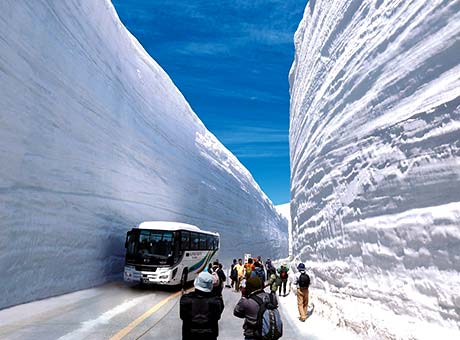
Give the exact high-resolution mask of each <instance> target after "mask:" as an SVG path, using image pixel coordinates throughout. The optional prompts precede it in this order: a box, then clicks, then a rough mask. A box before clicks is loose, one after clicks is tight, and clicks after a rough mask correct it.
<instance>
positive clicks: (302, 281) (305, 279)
mask: <svg viewBox="0 0 460 340" xmlns="http://www.w3.org/2000/svg"><path fill="white" fill-rule="evenodd" d="M297 282H298V283H299V287H300V288H308V287H309V286H310V276H308V274H307V273H300V276H299V280H298V281H297Z"/></svg>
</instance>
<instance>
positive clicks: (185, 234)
mask: <svg viewBox="0 0 460 340" xmlns="http://www.w3.org/2000/svg"><path fill="white" fill-rule="evenodd" d="M180 233H181V244H180V248H181V250H190V231H181V232H180Z"/></svg>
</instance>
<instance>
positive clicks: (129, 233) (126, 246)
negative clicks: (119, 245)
mask: <svg viewBox="0 0 460 340" xmlns="http://www.w3.org/2000/svg"><path fill="white" fill-rule="evenodd" d="M130 236H131V232H130V231H128V232H127V233H126V240H125V248H128V239H129V237H130Z"/></svg>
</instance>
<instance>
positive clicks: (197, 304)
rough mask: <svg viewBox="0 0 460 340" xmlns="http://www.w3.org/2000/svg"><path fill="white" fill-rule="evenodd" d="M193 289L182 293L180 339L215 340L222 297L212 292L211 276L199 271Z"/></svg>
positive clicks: (221, 308)
mask: <svg viewBox="0 0 460 340" xmlns="http://www.w3.org/2000/svg"><path fill="white" fill-rule="evenodd" d="M194 286H195V291H193V292H190V293H188V294H185V295H182V297H181V299H180V307H179V314H180V318H181V319H182V321H183V322H182V340H196V339H200V340H216V339H217V337H218V336H219V319H220V316H221V315H222V312H223V310H224V301H223V300H222V297H220V296H215V295H214V294H212V288H213V277H212V275H211V274H209V273H207V272H201V273H200V274H199V275H198V276H197V277H196V279H195V283H194Z"/></svg>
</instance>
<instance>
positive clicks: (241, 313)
mask: <svg viewBox="0 0 460 340" xmlns="http://www.w3.org/2000/svg"><path fill="white" fill-rule="evenodd" d="M252 294H256V295H257V296H258V297H260V298H261V299H262V300H263V301H267V302H268V301H269V300H270V296H269V294H268V293H266V292H264V291H263V290H258V291H255V292H254V293H252ZM272 299H273V301H274V302H275V303H276V305H278V300H277V299H276V294H273V295H272ZM258 312H259V304H258V303H257V302H256V301H255V300H254V299H251V297H242V298H241V299H240V301H238V303H237V305H236V306H235V309H234V310H233V315H235V316H236V317H238V318H242V319H243V318H244V319H245V320H244V324H243V329H244V336H245V337H246V338H254V337H255V335H256V334H255V333H256V331H257V313H258Z"/></svg>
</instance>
